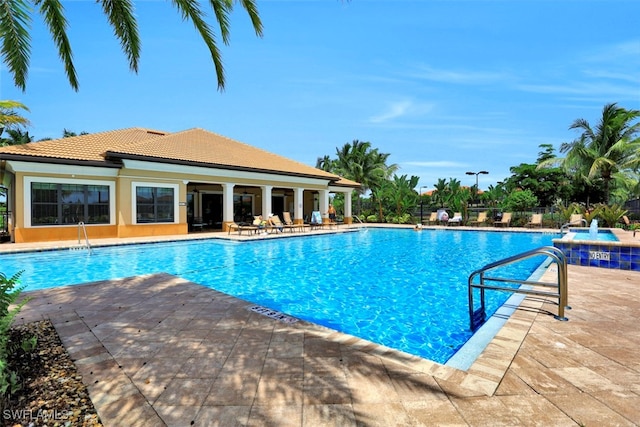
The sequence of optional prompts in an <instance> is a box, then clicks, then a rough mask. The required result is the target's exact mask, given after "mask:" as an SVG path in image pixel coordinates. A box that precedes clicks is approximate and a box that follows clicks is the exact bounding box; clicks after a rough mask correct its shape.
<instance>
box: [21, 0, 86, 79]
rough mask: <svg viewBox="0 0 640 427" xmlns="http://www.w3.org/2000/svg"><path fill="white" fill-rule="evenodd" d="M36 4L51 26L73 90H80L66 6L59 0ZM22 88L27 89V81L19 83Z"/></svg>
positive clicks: (44, 0)
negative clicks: (68, 28) (68, 30)
mask: <svg viewBox="0 0 640 427" xmlns="http://www.w3.org/2000/svg"><path fill="white" fill-rule="evenodd" d="M36 5H39V6H40V13H41V14H42V16H43V18H44V22H45V24H46V25H47V27H48V28H49V32H50V33H51V37H52V38H53V41H54V43H55V44H56V47H57V48H58V56H60V59H61V60H62V62H63V63H64V70H65V73H66V74H67V79H69V84H70V85H71V87H72V88H73V90H76V91H77V90H78V76H77V75H76V68H75V66H74V65H73V54H72V52H71V44H70V43H69V38H68V37H67V32H66V30H67V20H66V18H65V17H64V7H63V6H62V4H61V3H60V2H59V1H58V0H42V1H36ZM17 86H18V87H20V88H21V89H22V90H24V89H25V86H26V83H25V84H23V85H17Z"/></svg>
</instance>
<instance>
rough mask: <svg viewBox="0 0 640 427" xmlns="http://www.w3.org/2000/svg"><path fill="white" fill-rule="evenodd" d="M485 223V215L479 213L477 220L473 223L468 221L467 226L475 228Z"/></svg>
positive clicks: (484, 213)
mask: <svg viewBox="0 0 640 427" xmlns="http://www.w3.org/2000/svg"><path fill="white" fill-rule="evenodd" d="M485 222H487V213H486V212H480V213H479V214H478V219H475V220H473V221H469V225H475V226H478V227H479V226H481V225H484V223H485Z"/></svg>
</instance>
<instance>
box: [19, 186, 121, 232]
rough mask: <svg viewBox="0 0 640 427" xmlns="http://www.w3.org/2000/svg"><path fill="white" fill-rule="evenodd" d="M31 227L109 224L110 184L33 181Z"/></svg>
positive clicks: (31, 190)
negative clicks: (82, 223)
mask: <svg viewBox="0 0 640 427" xmlns="http://www.w3.org/2000/svg"><path fill="white" fill-rule="evenodd" d="M30 199H31V226H44V225H68V224H77V223H79V222H84V223H86V224H109V223H110V221H111V218H110V205H109V199H110V188H109V186H108V185H93V184H74V183H54V182H35V181H34V182H31V189H30Z"/></svg>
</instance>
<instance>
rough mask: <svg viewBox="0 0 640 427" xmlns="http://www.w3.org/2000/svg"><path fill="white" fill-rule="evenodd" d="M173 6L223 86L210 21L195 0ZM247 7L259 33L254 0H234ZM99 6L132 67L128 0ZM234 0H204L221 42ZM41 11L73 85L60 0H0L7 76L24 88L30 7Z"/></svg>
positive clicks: (133, 23) (134, 49) (136, 46)
mask: <svg viewBox="0 0 640 427" xmlns="http://www.w3.org/2000/svg"><path fill="white" fill-rule="evenodd" d="M171 2H172V4H173V6H174V7H175V8H176V9H178V11H179V12H180V13H181V15H182V18H183V20H190V21H191V22H192V23H193V25H194V26H195V28H196V31H197V32H198V33H200V36H201V37H202V39H203V41H204V43H205V44H206V45H207V48H208V49H209V52H210V54H211V59H212V60H213V64H214V67H215V71H216V77H217V80H218V89H219V90H223V89H224V84H225V77H224V67H223V65H222V59H221V55H220V50H219V49H218V44H217V43H216V37H215V34H214V32H213V30H212V28H211V26H210V25H209V24H208V23H207V22H206V20H205V13H204V11H203V10H202V9H201V7H200V2H198V1H197V0H172V1H171ZM237 2H238V3H240V4H241V5H242V7H243V8H244V9H245V10H246V11H247V13H248V15H249V18H250V19H251V23H252V25H253V29H254V31H255V32H256V34H257V35H258V36H259V37H261V36H262V22H261V20H260V16H259V15H258V9H257V6H256V0H237ZM97 3H99V4H100V5H101V6H102V11H103V12H104V14H105V15H106V16H107V19H108V21H109V24H110V25H111V26H112V27H113V31H114V33H115V36H116V37H117V38H118V40H119V41H120V45H121V46H122V50H123V51H124V54H125V55H126V57H127V59H128V60H129V68H130V69H131V71H133V72H136V73H137V72H138V59H139V57H140V37H139V35H138V22H137V20H136V17H135V13H134V6H133V0H97ZM234 3H236V1H234V0H209V4H210V6H211V8H212V9H213V13H214V15H215V19H216V20H217V22H218V26H219V30H220V35H221V37H222V42H223V43H224V44H228V43H229V24H230V22H229V21H230V19H229V15H230V13H231V12H232V10H233V6H234ZM35 9H37V13H39V14H40V15H42V17H43V19H44V22H45V24H46V25H47V27H48V28H49V32H50V33H51V37H52V38H53V41H54V43H55V44H56V47H57V49H58V55H59V56H60V59H61V60H62V62H63V63H64V68H65V73H66V74H67V79H68V80H69V84H70V85H71V87H72V88H73V89H74V90H76V91H77V90H78V86H79V84H78V78H77V76H76V70H75V66H74V65H73V54H72V51H71V44H70V43H69V38H68V37H67V26H68V23H67V19H66V18H65V16H64V7H63V5H62V2H61V1H60V0H33V1H27V0H0V38H1V39H2V44H1V46H0V53H1V54H2V57H3V60H4V62H5V64H6V65H7V67H8V68H9V72H10V73H11V74H12V76H13V81H14V83H15V85H16V86H17V87H19V88H20V89H22V90H23V91H24V90H25V89H26V80H27V74H28V70H29V57H30V54H31V37H30V34H29V31H30V28H31V15H32V14H33V13H35V12H34V10H35Z"/></svg>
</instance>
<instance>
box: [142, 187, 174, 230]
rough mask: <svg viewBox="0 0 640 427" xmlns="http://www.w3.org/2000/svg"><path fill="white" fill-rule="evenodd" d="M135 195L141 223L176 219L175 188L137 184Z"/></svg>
mask: <svg viewBox="0 0 640 427" xmlns="http://www.w3.org/2000/svg"><path fill="white" fill-rule="evenodd" d="M135 195H136V221H137V222H138V223H139V224H144V223H150V222H174V221H175V189H174V188H164V187H144V186H136V187H135Z"/></svg>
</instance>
